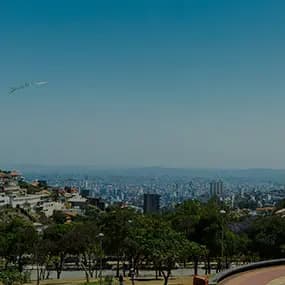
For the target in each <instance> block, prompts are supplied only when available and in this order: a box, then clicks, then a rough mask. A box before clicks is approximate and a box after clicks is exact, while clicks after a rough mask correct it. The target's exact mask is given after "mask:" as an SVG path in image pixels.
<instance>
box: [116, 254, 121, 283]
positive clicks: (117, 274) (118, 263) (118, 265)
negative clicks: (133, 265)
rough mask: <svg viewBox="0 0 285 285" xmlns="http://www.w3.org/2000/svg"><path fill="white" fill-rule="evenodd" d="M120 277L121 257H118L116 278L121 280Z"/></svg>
mask: <svg viewBox="0 0 285 285" xmlns="http://www.w3.org/2000/svg"><path fill="white" fill-rule="evenodd" d="M119 275H120V257H119V255H118V256H117V270H116V277H117V278H119Z"/></svg>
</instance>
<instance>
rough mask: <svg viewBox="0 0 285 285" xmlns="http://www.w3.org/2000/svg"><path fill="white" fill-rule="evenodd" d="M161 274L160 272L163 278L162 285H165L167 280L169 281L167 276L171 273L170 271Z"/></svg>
mask: <svg viewBox="0 0 285 285" xmlns="http://www.w3.org/2000/svg"><path fill="white" fill-rule="evenodd" d="M161 272H162V275H163V278H164V285H167V284H168V279H169V276H170V273H171V270H167V272H166V273H165V272H164V271H161Z"/></svg>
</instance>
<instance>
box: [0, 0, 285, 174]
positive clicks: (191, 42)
mask: <svg viewBox="0 0 285 285" xmlns="http://www.w3.org/2000/svg"><path fill="white" fill-rule="evenodd" d="M284 13H285V2H284V1H277V0H276V1H269V0H267V1H264V0H259V1H245V0H244V1H226V0H224V1H222V0H220V1H211V0H208V1H206V0H204V1H166V0H163V1H160V0H156V1H125V0H122V1H84V2H83V3H82V2H81V1H46V2H44V4H43V3H42V2H39V1H35V0H31V1H5V2H4V1H3V3H1V6H0V34H1V53H0V54H1V65H0V72H1V77H0V96H1V103H0V121H1V123H2V126H4V128H5V131H4V132H3V131H2V133H1V140H0V150H1V151H0V154H1V155H0V157H1V166H2V165H3V166H5V165H11V164H14V165H17V164H18V165H20V164H40V165H96V166H102V167H121V166H122V167H133V166H165V167H207V168H252V167H253V168H285V160H284V154H285V150H284V141H285V133H284V131H283V128H284V126H283V125H284V119H285V113H284V103H285V99H284V98H285V83H284V79H283V78H284V74H285V72H284V71H285V67H284V66H285V65H284V61H285V58H284V56H283V52H284V48H285V41H284V35H285V22H284ZM37 80H39V81H41V80H43V81H48V82H49V84H48V85H47V86H44V87H39V88H26V89H23V90H19V91H18V92H15V93H14V94H13V96H12V95H11V96H9V95H8V91H9V88H10V87H13V86H15V85H16V86H17V85H21V84H23V83H24V82H26V81H37Z"/></svg>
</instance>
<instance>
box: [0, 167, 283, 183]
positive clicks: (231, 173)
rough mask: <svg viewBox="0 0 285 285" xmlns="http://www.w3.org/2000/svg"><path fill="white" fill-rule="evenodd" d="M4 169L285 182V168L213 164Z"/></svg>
mask: <svg viewBox="0 0 285 285" xmlns="http://www.w3.org/2000/svg"><path fill="white" fill-rule="evenodd" d="M0 168H2V169H17V170H20V171H21V172H23V174H24V175H26V174H30V173H34V174H40V175H53V174H54V175H90V176H93V175H96V176H97V175H98V176H100V175H104V176H105V175H115V176H154V177H155V176H175V177H179V176H180V177H182V176H183V177H189V178H193V177H201V178H210V179H211V178H213V179H214V178H231V179H245V180H247V179H249V180H266V181H269V180H271V181H276V182H282V183H283V182H284V183H285V169H269V168H268V169H266V168H251V169H211V168H167V167H134V168H124V167H122V168H100V167H96V166H42V165H10V166H6V167H5V166H3V165H0Z"/></svg>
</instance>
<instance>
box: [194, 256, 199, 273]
mask: <svg viewBox="0 0 285 285" xmlns="http://www.w3.org/2000/svg"><path fill="white" fill-rule="evenodd" d="M194 275H198V258H197V257H195V258H194Z"/></svg>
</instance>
